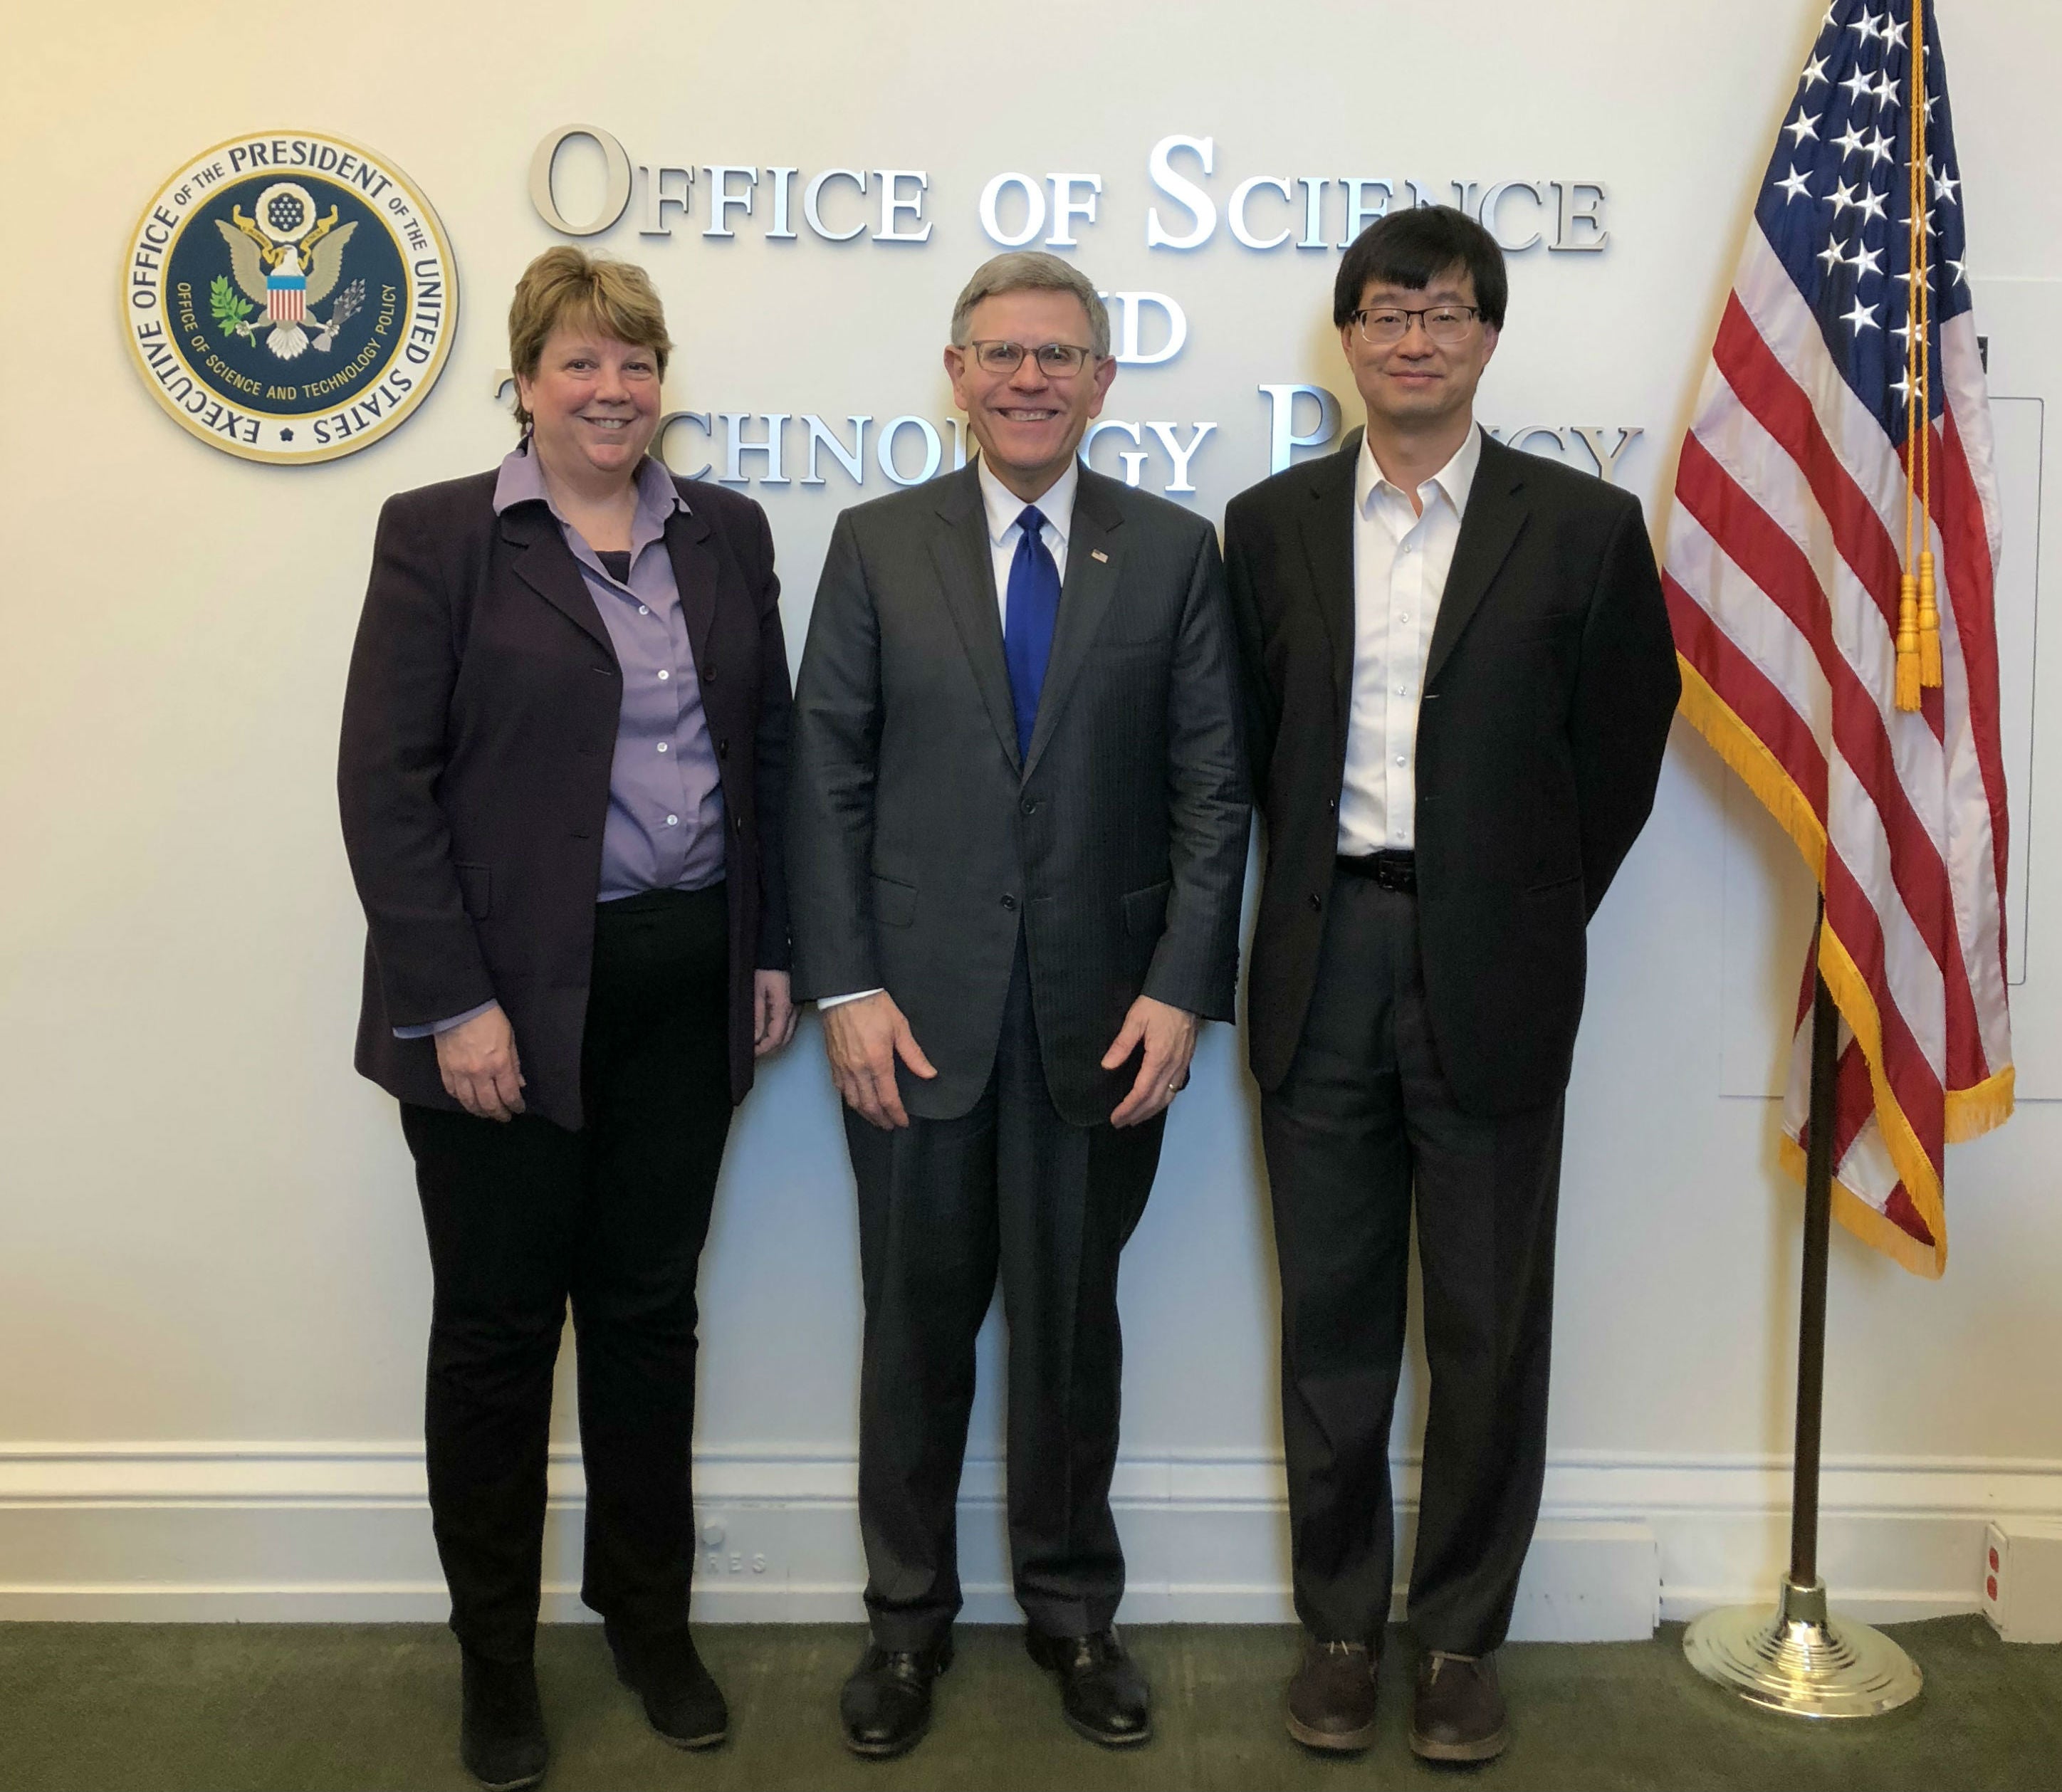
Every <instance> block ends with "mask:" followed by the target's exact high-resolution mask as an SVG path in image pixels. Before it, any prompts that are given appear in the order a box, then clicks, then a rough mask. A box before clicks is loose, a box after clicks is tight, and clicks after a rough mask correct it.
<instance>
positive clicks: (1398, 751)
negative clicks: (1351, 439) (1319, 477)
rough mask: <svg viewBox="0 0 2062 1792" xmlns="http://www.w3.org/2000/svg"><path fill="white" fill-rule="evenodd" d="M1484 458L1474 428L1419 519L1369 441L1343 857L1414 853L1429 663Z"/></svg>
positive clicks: (1423, 491) (1359, 498) (1358, 479)
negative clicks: (1387, 475) (1420, 729)
mask: <svg viewBox="0 0 2062 1792" xmlns="http://www.w3.org/2000/svg"><path fill="white" fill-rule="evenodd" d="M1481 460H1482V431H1481V429H1480V428H1479V427H1477V426H1475V425H1473V424H1470V426H1469V428H1468V434H1467V439H1466V441H1464V442H1462V444H1461V446H1460V447H1459V449H1458V451H1456V452H1455V454H1454V458H1453V459H1451V460H1450V461H1448V462H1447V463H1446V465H1445V466H1444V467H1441V468H1440V469H1439V471H1438V472H1436V473H1434V475H1432V476H1431V478H1430V479H1427V480H1426V482H1425V483H1423V484H1422V485H1421V486H1419V487H1418V502H1419V503H1421V504H1422V506H1423V507H1424V508H1423V511H1422V514H1418V513H1415V512H1414V511H1413V510H1412V508H1411V503H1410V496H1409V495H1408V494H1407V493H1406V492H1405V491H1403V490H1402V488H1401V487H1398V486H1394V485H1392V484H1390V482H1389V481H1388V480H1387V479H1385V478H1384V477H1383V476H1382V468H1381V467H1380V466H1379V465H1378V464H1377V463H1376V461H1375V458H1374V451H1373V450H1372V449H1370V447H1368V445H1367V442H1366V438H1365V437H1363V438H1362V441H1361V447H1360V456H1359V459H1358V462H1357V463H1356V464H1355V467H1354V653H1353V680H1352V683H1351V684H1350V686H1349V687H1348V690H1349V694H1350V702H1349V705H1348V708H1347V711H1346V779H1345V781H1344V783H1343V784H1342V786H1341V788H1340V790H1339V836H1338V850H1339V852H1340V853H1341V854H1342V856H1346V857H1351V858H1358V857H1360V856H1362V855H1364V854H1366V853H1370V852H1383V851H1389V852H1411V851H1413V850H1414V848H1415V846H1416V844H1417V837H1418V834H1417V820H1416V810H1417V800H1418V701H1419V699H1420V697H1421V696H1422V694H1423V693H1422V687H1423V684H1424V680H1425V656H1426V652H1427V651H1428V650H1429V649H1430V647H1431V644H1432V627H1433V624H1434V623H1435V622H1436V621H1437V620H1438V614H1439V600H1440V599H1441V598H1442V596H1443V595H1445V593H1446V571H1447V569H1448V568H1449V567H1450V566H1452V564H1453V563H1454V545H1455V543H1458V541H1459V540H1460V539H1461V519H1462V515H1464V514H1465V513H1466V510H1467V507H1468V491H1469V488H1470V487H1472V486H1473V485H1474V478H1475V468H1476V467H1477V466H1478V465H1479V464H1480V463H1481Z"/></svg>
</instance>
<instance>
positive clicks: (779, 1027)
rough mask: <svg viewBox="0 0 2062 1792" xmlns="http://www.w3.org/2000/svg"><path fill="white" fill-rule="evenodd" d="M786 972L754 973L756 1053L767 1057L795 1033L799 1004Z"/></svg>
mask: <svg viewBox="0 0 2062 1792" xmlns="http://www.w3.org/2000/svg"><path fill="white" fill-rule="evenodd" d="M794 1036H795V1004H794V1001H793V1000H792V998H791V997H790V996H789V995H788V973H787V972H785V971H754V972H752V1056H754V1057H755V1058H763V1057H764V1056H766V1054H767V1053H768V1052H777V1051H779V1050H780V1048H781V1047H782V1046H784V1045H785V1044H787V1043H788V1040H791V1039H792V1038H793V1037H794Z"/></svg>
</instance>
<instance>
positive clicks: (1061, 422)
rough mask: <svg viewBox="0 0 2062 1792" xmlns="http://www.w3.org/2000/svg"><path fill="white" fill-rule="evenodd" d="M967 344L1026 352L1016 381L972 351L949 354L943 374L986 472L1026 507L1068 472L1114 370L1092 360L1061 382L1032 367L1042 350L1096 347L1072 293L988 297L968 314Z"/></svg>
mask: <svg viewBox="0 0 2062 1792" xmlns="http://www.w3.org/2000/svg"><path fill="white" fill-rule="evenodd" d="M967 339H968V340H969V342H975V343H988V342H1007V343H1021V344H1022V346H1023V347H1024V348H1025V350H1026V351H1028V352H1027V353H1026V354H1025V357H1024V359H1022V360H1021V361H1020V362H1019V363H1017V371H1015V372H1014V373H1009V374H997V373H991V372H989V371H988V370H987V369H986V368H985V367H982V366H981V363H979V362H978V361H977V359H975V357H974V355H973V351H972V350H971V349H967V348H948V349H947V350H946V351H945V371H946V372H947V373H948V374H949V375H951V376H952V382H953V399H954V400H955V401H956V402H957V403H958V405H959V407H960V408H961V410H962V411H965V413H966V414H967V427H968V428H969V429H970V430H972V431H973V438H974V440H975V441H977V442H978V443H980V444H981V459H983V460H984V461H985V462H986V463H988V468H989V471H990V472H992V473H993V474H994V475H995V476H996V477H997V479H1001V481H1002V483H1004V484H1005V486H1007V487H1009V489H1010V490H1011V491H1013V492H1015V493H1016V494H1017V496H1018V497H1020V498H1021V499H1024V500H1025V503H1030V502H1031V501H1032V500H1033V499H1037V498H1039V497H1041V496H1042V495H1044V494H1045V492H1046V491H1048V490H1049V488H1050V487H1051V486H1052V483H1053V481H1054V480H1055V479H1057V478H1059V476H1060V475H1061V474H1062V473H1063V472H1065V471H1066V467H1067V461H1068V459H1069V457H1070V456H1071V455H1073V452H1074V451H1075V450H1076V449H1077V448H1078V447H1080V446H1081V437H1082V435H1083V434H1084V433H1085V431H1086V430H1087V429H1088V427H1089V423H1090V422H1091V421H1092V420H1093V419H1094V418H1095V416H1096V415H1097V413H1098V412H1100V411H1101V409H1102V401H1103V395H1104V394H1105V392H1107V391H1109V383H1110V382H1111V381H1112V380H1113V379H1115V378H1116V377H1117V363H1116V362H1115V361H1114V360H1113V359H1111V358H1110V357H1109V356H1107V355H1105V356H1104V357H1103V358H1102V359H1101V360H1097V359H1093V357H1091V359H1089V361H1088V362H1087V363H1085V365H1084V366H1083V367H1082V368H1081V371H1080V372H1079V373H1076V374H1069V375H1063V376H1059V377H1055V376H1054V375H1052V374H1049V373H1048V372H1046V371H1045V369H1043V368H1042V367H1040V366H1039V365H1038V361H1037V350H1039V349H1041V348H1042V347H1045V344H1046V343H1073V344H1074V345H1075V346H1076V347H1081V348H1086V347H1089V346H1091V344H1092V343H1093V341H1094V338H1093V335H1091V334H1090V331H1089V316H1088V312H1087V311H1086V310H1085V308H1084V307H1083V306H1082V304H1081V300H1080V299H1077V298H1076V297H1075V296H1074V295H1073V294H1072V293H1070V292H1053V291H1043V290H1041V289H1037V288H1033V289H1029V290H1027V291H1021V292H998V293H995V294H993V295H990V296H989V297H988V298H986V299H983V300H981V303H979V304H978V305H977V306H975V307H974V308H973V311H972V312H971V313H969V315H968V318H967Z"/></svg>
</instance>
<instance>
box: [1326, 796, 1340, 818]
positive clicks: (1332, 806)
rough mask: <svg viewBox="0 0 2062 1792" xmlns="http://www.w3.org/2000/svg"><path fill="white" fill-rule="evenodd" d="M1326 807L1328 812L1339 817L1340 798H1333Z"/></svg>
mask: <svg viewBox="0 0 2062 1792" xmlns="http://www.w3.org/2000/svg"><path fill="white" fill-rule="evenodd" d="M1325 807H1326V808H1327V809H1328V810H1330V812H1331V813H1332V814H1334V815H1337V814H1338V812H1339V800H1338V798H1337V797H1336V796H1334V797H1333V798H1332V799H1331V800H1330V801H1329V802H1327V803H1326V804H1325Z"/></svg>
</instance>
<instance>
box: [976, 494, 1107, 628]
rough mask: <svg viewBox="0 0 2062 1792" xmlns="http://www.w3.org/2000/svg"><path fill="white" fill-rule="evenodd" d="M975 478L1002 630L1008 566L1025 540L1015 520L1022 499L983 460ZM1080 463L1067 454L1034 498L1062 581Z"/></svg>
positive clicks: (1048, 549) (1005, 624) (1021, 510)
mask: <svg viewBox="0 0 2062 1792" xmlns="http://www.w3.org/2000/svg"><path fill="white" fill-rule="evenodd" d="M974 474H975V477H976V478H977V479H979V480H980V481H981V506H982V507H983V508H984V509H985V510H986V511H987V512H988V551H989V558H990V560H991V562H992V563H993V566H994V567H995V602H996V607H997V610H998V611H999V612H1000V613H1001V617H1002V627H1003V631H1004V632H1005V634H1007V633H1008V632H1009V568H1010V566H1011V564H1012V563H1013V562H1014V561H1015V559H1016V558H1017V543H1019V542H1020V541H1021V540H1022V539H1024V531H1022V530H1021V529H1020V528H1018V527H1017V518H1018V517H1020V516H1021V515H1023V514H1024V500H1023V499H1021V498H1020V497H1018V496H1017V494H1016V493H1015V492H1013V491H1011V490H1010V489H1009V487H1008V486H1006V485H1005V484H1004V483H1002V481H1001V480H1000V479H997V477H996V476H995V475H994V474H993V473H991V472H990V471H989V470H988V463H987V462H986V461H985V460H977V462H976V463H974ZM1080 489H1081V462H1080V461H1079V460H1077V459H1075V458H1074V456H1073V455H1068V456H1067V470H1066V471H1065V472H1064V473H1062V474H1061V475H1060V476H1059V477H1058V478H1057V479H1055V480H1053V483H1051V484H1050V485H1049V486H1048V487H1046V488H1045V495H1043V496H1042V497H1040V498H1037V499H1033V503H1036V504H1037V507H1038V514H1039V515H1041V516H1042V517H1044V518H1045V527H1044V528H1042V529H1041V530H1040V531H1038V534H1039V536H1040V539H1042V540H1043V541H1044V542H1045V551H1046V552H1048V553H1049V554H1050V555H1052V556H1053V564H1054V565H1055V566H1057V567H1058V568H1059V569H1060V578H1061V582H1062V583H1065V579H1066V576H1067V537H1068V536H1069V535H1070V534H1071V533H1073V526H1074V494H1075V492H1077V491H1079V490H1080Z"/></svg>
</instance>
